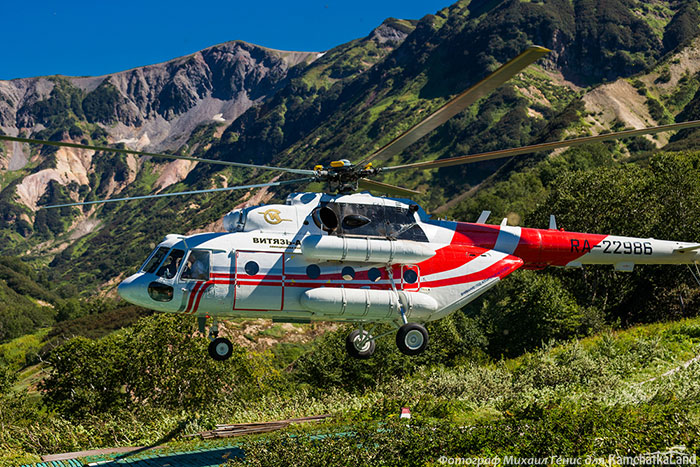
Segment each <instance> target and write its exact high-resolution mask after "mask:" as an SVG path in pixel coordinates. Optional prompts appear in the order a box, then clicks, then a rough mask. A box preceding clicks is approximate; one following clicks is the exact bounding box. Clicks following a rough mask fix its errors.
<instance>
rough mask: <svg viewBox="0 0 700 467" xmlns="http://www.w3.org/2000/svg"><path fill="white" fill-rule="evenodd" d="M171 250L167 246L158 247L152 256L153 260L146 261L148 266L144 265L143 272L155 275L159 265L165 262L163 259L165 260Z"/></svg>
mask: <svg viewBox="0 0 700 467" xmlns="http://www.w3.org/2000/svg"><path fill="white" fill-rule="evenodd" d="M169 249H170V248H168V247H166V246H161V247H158V248H157V249H156V251H155V252H154V253H153V255H152V256H151V258H150V259H149V260H148V261H146V264H144V265H143V267H142V268H141V270H142V271H143V272H147V273H149V274H153V273H154V272H156V269H157V268H158V265H159V264H160V262H161V261H163V258H165V255H166V254H167V253H168V250H169Z"/></svg>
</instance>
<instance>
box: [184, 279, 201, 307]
mask: <svg viewBox="0 0 700 467" xmlns="http://www.w3.org/2000/svg"><path fill="white" fill-rule="evenodd" d="M202 284H204V282H197V283H196V284H195V285H194V287H193V288H192V290H191V291H190V297H189V300H188V301H187V308H185V313H189V312H190V309H191V308H192V303H193V302H194V297H195V296H196V295H197V291H198V290H199V288H200V287H201V286H202Z"/></svg>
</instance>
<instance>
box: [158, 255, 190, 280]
mask: <svg viewBox="0 0 700 467" xmlns="http://www.w3.org/2000/svg"><path fill="white" fill-rule="evenodd" d="M184 256H185V252H184V251H183V250H177V249H175V248H173V249H172V250H170V254H169V255H168V257H167V258H165V261H163V265H162V266H161V267H160V268H158V272H157V273H156V276H160V277H164V278H166V279H172V278H173V277H175V276H176V275H177V270H178V269H180V264H181V263H182V258H183V257H184Z"/></svg>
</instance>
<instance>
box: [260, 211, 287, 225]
mask: <svg viewBox="0 0 700 467" xmlns="http://www.w3.org/2000/svg"><path fill="white" fill-rule="evenodd" d="M260 214H262V215H263V217H264V218H265V222H267V223H268V224H272V225H276V224H279V223H280V222H282V221H291V219H282V218H281V217H280V211H279V209H272V208H271V209H268V210H267V211H264V212H261V213H260Z"/></svg>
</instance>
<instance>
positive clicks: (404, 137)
mask: <svg viewBox="0 0 700 467" xmlns="http://www.w3.org/2000/svg"><path fill="white" fill-rule="evenodd" d="M549 52H550V50H549V49H546V48H544V47H540V46H532V47H528V48H527V49H526V50H525V51H524V52H522V53H521V54H520V55H518V56H517V57H515V58H513V59H512V60H510V61H508V62H506V63H505V64H503V65H501V67H500V68H498V69H497V70H496V71H494V72H493V73H491V74H490V75H488V76H487V77H486V78H484V79H482V80H481V81H479V82H478V83H476V84H475V85H474V86H472V87H471V88H469V89H467V90H466V91H462V92H461V93H460V94H458V95H457V96H455V97H453V98H452V99H451V100H450V101H449V102H447V103H446V104H445V105H443V106H442V107H440V108H439V109H438V110H436V111H435V112H433V113H432V114H431V115H429V116H428V117H427V118H426V119H424V120H422V121H420V122H418V123H417V124H415V125H414V126H413V127H411V128H410V129H408V130H407V131H405V132H404V133H402V134H401V135H399V136H397V137H396V138H394V139H393V140H392V141H391V142H389V143H388V144H386V145H385V146H384V147H382V148H380V149H379V150H377V151H376V152H374V154H372V155H370V156H369V157H368V158H366V159H365V160H363V161H362V162H361V163H359V164H358V165H359V166H364V165H366V164H367V163H368V162H370V161H372V160H374V159H377V158H382V159H387V158H390V157H393V156H395V155H396V154H399V153H400V152H401V151H403V150H404V149H406V148H407V147H409V146H410V145H411V144H413V143H415V142H416V141H418V140H419V139H421V138H422V137H423V136H425V135H427V134H428V133H430V132H431V131H433V130H434V129H435V128H437V127H439V126H440V125H442V124H443V123H445V122H446V121H447V120H449V119H450V118H452V117H454V116H455V115H457V114H458V113H460V112H461V111H463V110H464V109H466V108H467V107H469V106H470V105H472V104H473V103H474V102H476V101H478V100H479V99H481V98H482V97H484V96H485V95H487V94H488V93H490V92H491V91H493V90H494V89H496V88H497V87H499V86H500V85H502V84H503V83H505V82H506V81H508V80H509V79H510V78H512V77H513V76H515V75H517V74H518V73H520V72H521V71H522V70H523V69H524V68H525V67H527V66H528V65H530V64H531V63H533V62H535V61H536V60H537V59H539V58H540V57H543V56H544V55H546V54H547V53H549Z"/></svg>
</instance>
